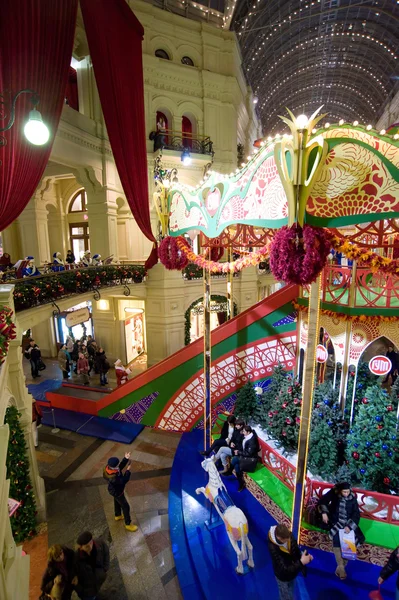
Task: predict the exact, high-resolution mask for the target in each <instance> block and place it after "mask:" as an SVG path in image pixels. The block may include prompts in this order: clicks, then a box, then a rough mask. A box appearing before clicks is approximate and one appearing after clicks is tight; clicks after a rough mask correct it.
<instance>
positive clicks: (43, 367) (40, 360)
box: [37, 358, 46, 371]
mask: <svg viewBox="0 0 399 600" xmlns="http://www.w3.org/2000/svg"><path fill="white" fill-rule="evenodd" d="M37 368H38V370H39V371H44V369H45V368H46V365H45V364H44V362H43V361H42V359H41V358H39V361H38V363H37Z"/></svg>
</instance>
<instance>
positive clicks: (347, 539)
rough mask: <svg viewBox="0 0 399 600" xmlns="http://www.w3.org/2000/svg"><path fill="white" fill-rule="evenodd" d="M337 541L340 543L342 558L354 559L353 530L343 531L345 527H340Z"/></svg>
mask: <svg viewBox="0 0 399 600" xmlns="http://www.w3.org/2000/svg"><path fill="white" fill-rule="evenodd" d="M339 542H340V544H341V554H342V558H344V559H345V560H356V542H355V532H354V531H352V530H350V532H349V533H345V529H340V530H339Z"/></svg>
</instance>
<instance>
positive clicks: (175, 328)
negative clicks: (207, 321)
mask: <svg viewBox="0 0 399 600" xmlns="http://www.w3.org/2000/svg"><path fill="white" fill-rule="evenodd" d="M145 318H146V332H147V357H148V366H149V367H150V366H152V365H154V364H156V363H157V362H159V361H161V360H163V359H164V358H167V357H168V356H170V355H171V354H173V353H174V352H177V350H180V349H181V348H183V346H184V280H183V277H182V274H181V273H180V271H168V270H167V269H165V267H164V266H163V265H161V264H158V265H155V267H153V268H152V269H151V271H150V272H149V276H148V280H147V301H146V311H145Z"/></svg>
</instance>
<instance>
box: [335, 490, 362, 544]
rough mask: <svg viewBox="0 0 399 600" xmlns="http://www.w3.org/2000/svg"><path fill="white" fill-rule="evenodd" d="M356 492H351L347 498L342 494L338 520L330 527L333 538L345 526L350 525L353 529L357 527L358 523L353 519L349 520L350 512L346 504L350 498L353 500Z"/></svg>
mask: <svg viewBox="0 0 399 600" xmlns="http://www.w3.org/2000/svg"><path fill="white" fill-rule="evenodd" d="M353 498H354V494H353V493H352V492H351V493H350V494H349V496H347V497H346V498H345V497H344V496H341V497H340V499H339V504H338V521H337V522H336V523H335V525H333V527H332V528H331V529H330V538H331V539H332V538H333V537H334V535H335V534H336V533H338V532H339V530H340V529H344V528H345V527H347V526H348V527H350V528H351V529H353V530H354V529H355V528H356V524H355V523H353V521H351V520H349V521H348V514H347V511H346V504H347V502H348V501H349V500H353Z"/></svg>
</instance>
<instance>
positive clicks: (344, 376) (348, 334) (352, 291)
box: [339, 261, 356, 414]
mask: <svg viewBox="0 0 399 600" xmlns="http://www.w3.org/2000/svg"><path fill="white" fill-rule="evenodd" d="M355 300H356V262H355V261H353V264H352V273H351V280H350V287H349V298H348V306H349V307H353V306H355V304H356V302H355ZM351 339H352V322H351V321H347V323H346V331H345V351H344V362H343V364H342V373H341V381H340V388H339V402H340V406H341V410H342V414H343V413H344V410H345V404H346V393H347V388H348V373H349V362H350V349H351Z"/></svg>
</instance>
